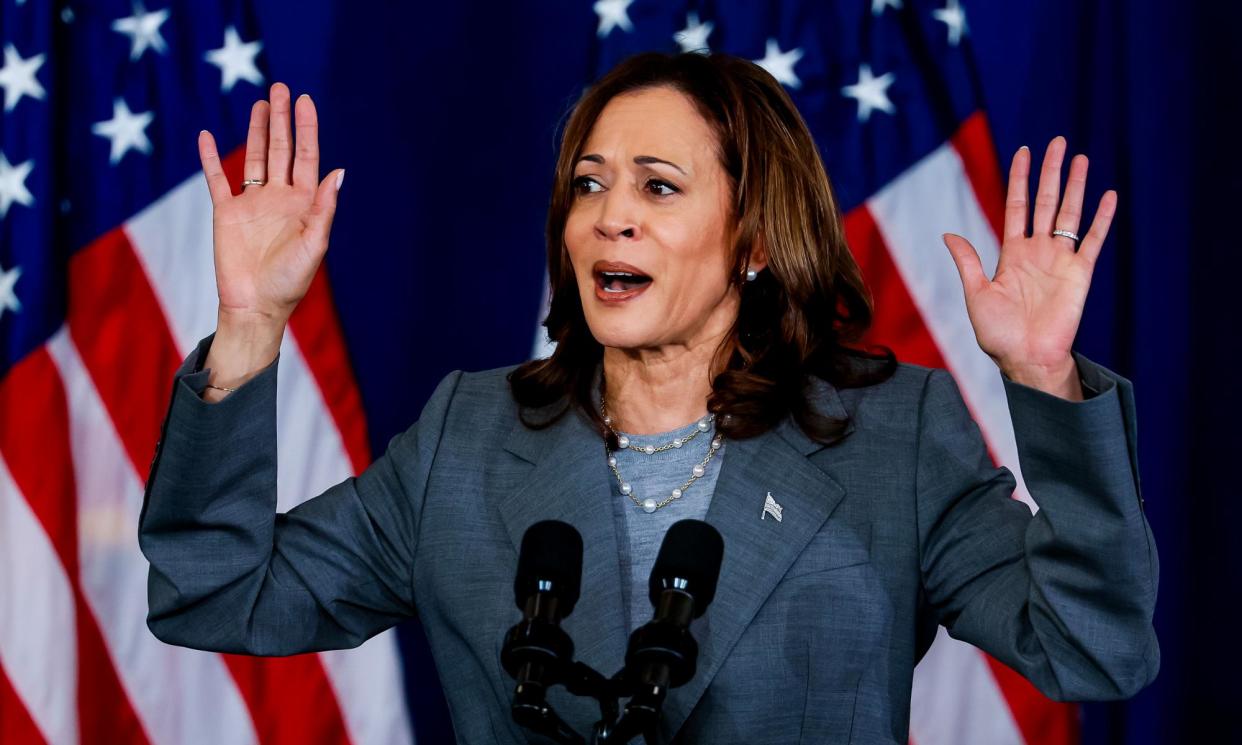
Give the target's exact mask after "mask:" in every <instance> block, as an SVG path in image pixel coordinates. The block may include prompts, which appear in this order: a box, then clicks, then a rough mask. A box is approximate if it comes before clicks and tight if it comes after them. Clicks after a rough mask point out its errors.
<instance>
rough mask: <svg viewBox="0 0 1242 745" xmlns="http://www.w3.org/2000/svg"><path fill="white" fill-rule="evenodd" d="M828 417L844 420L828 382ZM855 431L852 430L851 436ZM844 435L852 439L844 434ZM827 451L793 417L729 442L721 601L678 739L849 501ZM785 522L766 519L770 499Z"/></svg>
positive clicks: (718, 497)
mask: <svg viewBox="0 0 1242 745" xmlns="http://www.w3.org/2000/svg"><path fill="white" fill-rule="evenodd" d="M820 392H821V395H822V397H823V399H824V400H823V403H822V406H823V408H821V409H820V410H821V411H824V412H825V413H828V414H829V415H832V416H834V417H839V418H844V417H845V410H844V407H843V406H842V405H841V402H840V399H839V398H838V396H837V395H836V391H835V389H833V388H832V387H831V386H828V385H827V384H824V383H820ZM852 430H853V425H852V423H851V424H850V425H849V426H848V427H847V428H846V430H845V434H848V433H849V432H851V431H852ZM842 436H844V435H842ZM824 447H825V446H824V445H823V444H822V443H819V442H817V441H815V440H812V439H811V438H809V437H808V436H807V435H806V434H805V433H804V432H802V430H801V428H799V427H798V426H797V425H796V424H795V423H794V422H793V420H792V419H791V418H786V419H785V420H784V421H783V422H782V423H781V424H780V425H779V426H778V427H776V428H775V429H773V430H771V431H769V432H766V433H764V434H763V435H760V436H758V437H754V438H750V439H746V440H728V441H727V444H726V450H725V453H724V458H723V459H722V461H721V468H720V474H719V476H718V477H717V481H716V491H715V493H714V495H713V496H712V501H711V504H710V506H709V507H708V510H707V517H706V520H707V522H709V523H711V524H712V525H713V526H714V527H715V528H716V529H717V530H719V531H720V534H721V536H722V537H723V538H724V561H723V563H722V565H721V571H720V582H719V584H718V585H717V589H716V597H715V599H714V600H713V601H712V604H711V606H710V607H709V608H708V609H707V612H706V613H705V614H704V615H703V616H702V617H700V618H699V619H698V620H697V621H696V622H695V624H694V628H693V633H694V635H695V639H696V640H697V641H698V643H699V660H698V671H697V673H696V674H695V676H694V678H692V679H691V680H690V682H689V683H687V684H686V685H684V686H682V687H681V688H674V689H672V690H671V691H669V695H668V698H667V699H666V701H665V703H664V727H665V728H666V729H665V732H667V735H668V740H671V739H672V738H673V737H674V736H675V735H676V733H677V731H678V730H679V729H680V728H681V726H682V725H683V724H684V723H685V721H686V719H687V718H688V717H689V715H690V712H691V711H692V710H693V709H694V706H695V705H696V704H697V703H698V701H699V699H700V698H701V697H702V695H703V692H704V691H705V690H706V689H707V686H708V685H709V684H710V683H711V681H712V678H714V677H715V675H716V673H717V672H718V671H719V670H720V666H721V664H722V663H723V662H724V660H725V658H726V657H727V656H728V655H729V652H730V651H731V650H732V649H733V646H734V644H736V643H737V640H738V638H739V637H740V636H741V635H742V632H743V631H745V630H746V627H747V626H749V625H750V622H751V620H752V619H753V618H754V617H755V614H756V613H758V611H759V609H760V607H762V606H763V604H764V602H765V601H766V600H767V598H768V596H769V595H770V594H771V593H772V591H773V589H775V587H776V585H777V584H778V583H779V582H780V580H781V578H782V577H783V576H784V575H785V572H786V571H788V569H789V566H790V565H791V564H792V563H793V562H794V560H795V559H796V558H797V557H798V555H799V554H800V553H802V550H803V549H804V548H806V545H807V544H808V543H809V542H810V540H811V538H813V537H814V536H815V534H816V533H817V532H819V529H820V528H821V527H822V526H823V524H824V522H825V521H826V520H827V519H828V516H829V515H830V514H832V511H833V510H834V509H835V508H836V506H837V505H838V504H839V503H840V501H841V499H842V498H843V497H844V496H845V491H844V489H842V487H841V486H840V485H839V484H838V483H837V482H836V481H834V480H833V479H832V477H830V476H829V475H828V474H826V473H825V472H824V471H823V470H821V469H820V468H819V467H818V466H816V465H815V463H814V462H812V461H811V460H810V459H809V456H810V455H812V454H814V453H816V452H818V451H819V450H821V449H823V448H824ZM769 493H770V494H771V495H772V497H773V499H774V500H775V501H776V502H777V503H779V504H780V506H781V520H780V521H779V522H778V521H777V520H776V519H775V518H774V517H773V516H772V515H771V514H768V515H767V516H766V517H765V516H764V503H765V500H766V498H767V495H768V494H769Z"/></svg>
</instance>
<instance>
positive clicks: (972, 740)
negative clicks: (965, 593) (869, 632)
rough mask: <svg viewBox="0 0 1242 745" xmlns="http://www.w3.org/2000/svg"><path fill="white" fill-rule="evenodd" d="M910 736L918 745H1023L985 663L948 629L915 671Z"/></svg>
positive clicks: (982, 658)
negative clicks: (951, 634)
mask: <svg viewBox="0 0 1242 745" xmlns="http://www.w3.org/2000/svg"><path fill="white" fill-rule="evenodd" d="M910 733H911V735H912V737H913V740H914V743H915V745H976V744H977V745H1023V740H1022V734H1021V732H1019V731H1018V725H1017V723H1015V722H1014V720H1013V715H1012V714H1011V713H1010V711H1009V704H1008V703H1007V702H1006V701H1005V698H1004V696H1003V695H1002V694H1001V692H1000V689H999V688H998V687H997V686H996V679H995V678H994V677H993V676H992V670H991V668H989V667H988V663H987V660H986V659H984V657H983V655H981V654H979V650H977V649H975V648H974V647H972V646H970V645H969V644H966V643H965V642H960V641H958V640H956V639H954V638H953V637H951V636H949V634H948V632H947V631H945V630H944V627H941V628H940V630H939V632H938V634H937V636H936V641H935V643H934V644H932V647H931V649H930V650H928V652H927V656H925V657H924V658H923V659H922V661H921V662H919V664H918V667H916V668H914V690H913V692H912V694H911V697H910Z"/></svg>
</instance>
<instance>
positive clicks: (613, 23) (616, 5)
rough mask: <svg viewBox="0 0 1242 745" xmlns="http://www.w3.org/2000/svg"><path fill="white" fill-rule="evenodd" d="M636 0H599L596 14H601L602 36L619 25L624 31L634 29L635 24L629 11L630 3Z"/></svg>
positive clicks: (596, 4) (600, 31)
mask: <svg viewBox="0 0 1242 745" xmlns="http://www.w3.org/2000/svg"><path fill="white" fill-rule="evenodd" d="M632 2H634V0H598V1H597V2H596V3H595V5H594V8H595V15H597V16H599V31H598V32H597V33H598V34H599V36H600V38H603V37H605V36H607V35H608V34H610V33H612V30H613V29H614V28H616V27H617V26H620V27H621V30H622V31H633V30H634V24H632V23H630V14H629V13H628V12H627V11H628V10H629V7H630V3H632Z"/></svg>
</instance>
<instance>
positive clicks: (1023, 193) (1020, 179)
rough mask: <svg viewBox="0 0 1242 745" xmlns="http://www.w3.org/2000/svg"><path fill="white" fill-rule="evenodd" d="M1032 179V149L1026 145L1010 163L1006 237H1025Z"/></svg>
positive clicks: (1006, 201) (1006, 203) (1006, 199)
mask: <svg viewBox="0 0 1242 745" xmlns="http://www.w3.org/2000/svg"><path fill="white" fill-rule="evenodd" d="M1030 179H1031V149H1030V148H1029V147H1027V146H1026V145H1023V146H1022V147H1020V148H1018V152H1016V153H1014V156H1013V162H1012V163H1010V164H1009V193H1008V195H1006V197H1005V238H1004V240H1009V239H1010V238H1025V237H1026V218H1027V211H1028V209H1029V207H1028V206H1027V203H1026V199H1027V183H1028V182H1029V181H1030Z"/></svg>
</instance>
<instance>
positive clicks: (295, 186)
mask: <svg viewBox="0 0 1242 745" xmlns="http://www.w3.org/2000/svg"><path fill="white" fill-rule="evenodd" d="M270 93H271V102H270V103H269V102H268V101H263V100H259V101H256V102H255V104H254V106H253V108H252V109H251V111H250V129H249V133H248V135H247V138H246V160H245V166H244V178H245V179H246V180H247V181H250V180H254V181H258V182H261V183H256V184H250V185H247V186H245V187H244V188H243V190H242V193H241V194H238V195H234V194H233V193H232V190H231V189H230V188H229V184H228V179H227V178H226V177H225V175H224V171H223V168H222V167H221V164H220V156H219V152H218V151H217V148H216V143H215V139H214V138H213V137H212V135H211V133H210V132H207V131H206V130H203V131H202V132H200V133H199V137H198V149H199V157H200V159H201V161H202V164H203V173H204V175H205V176H206V178H207V186H208V190H209V191H210V192H211V201H212V205H213V207H214V210H213V220H212V225H213V231H214V243H215V268H216V287H217V290H218V292H219V296H220V313H221V314H222V315H230V314H231V315H236V316H253V317H256V318H262V319H266V320H268V321H270V322H272V323H274V324H277V325H282V324H283V323H284V321H286V320H288V318H289V316H290V315H291V314H292V313H293V309H294V307H295V306H296V305H297V303H298V301H299V300H301V299H302V297H303V296H305V295H306V292H307V290H308V289H309V287H310V283H311V280H312V279H313V278H314V275H315V271H316V270H317V269H318V268H319V263H320V261H321V260H322V259H323V256H324V253H325V252H326V251H327V248H328V233H329V231H330V229H331V226H332V217H333V215H334V213H335V211H336V198H337V189H338V188H339V186H340V178H341V177H343V176H344V171H343V170H341V169H337V170H336V171H333V172H332V173H330V174H328V176H327V177H326V178H324V179H323V181H322V182H320V181H319V121H318V114H317V112H316V110H315V104H314V102H313V101H312V100H311V98H310V96H307V95H303V96H301V97H299V98H298V100H297V103H296V112H294V113H295V118H296V125H297V141H296V142H297V145H296V147H297V151H296V154H295V153H294V140H293V137H292V132H291V131H290V101H289V88H288V87H287V86H286V85H285V84H284V83H274V84H273V85H272V87H271V92H270ZM295 156H296V157H295Z"/></svg>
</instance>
